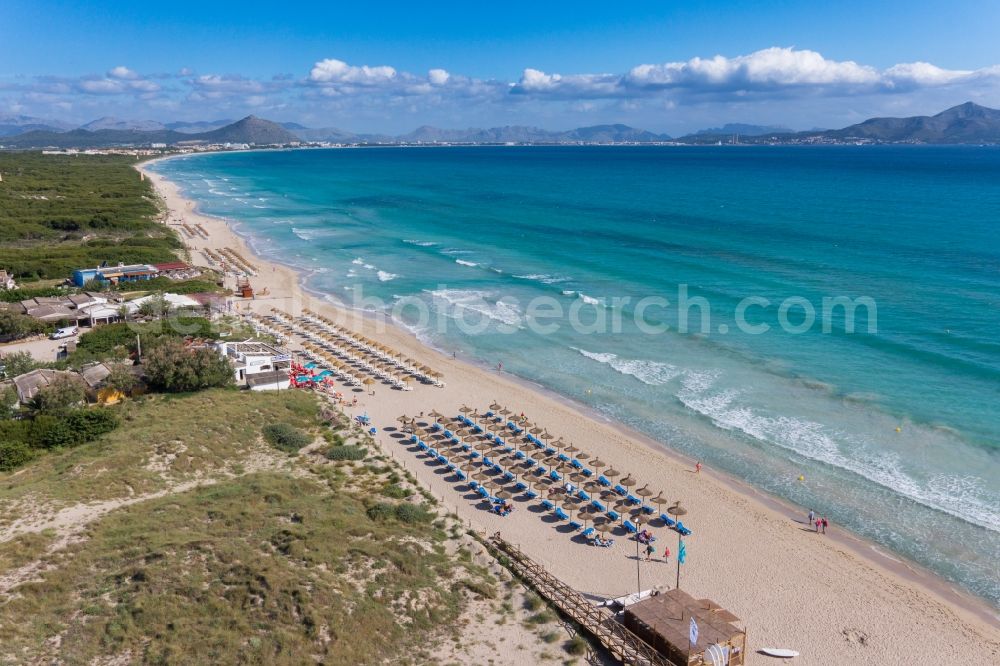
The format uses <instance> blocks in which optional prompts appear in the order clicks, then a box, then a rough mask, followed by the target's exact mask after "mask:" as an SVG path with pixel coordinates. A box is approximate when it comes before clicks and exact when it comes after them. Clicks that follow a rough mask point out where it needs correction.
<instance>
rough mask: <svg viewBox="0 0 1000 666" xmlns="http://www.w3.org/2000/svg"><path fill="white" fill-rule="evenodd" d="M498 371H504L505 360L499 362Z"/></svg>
mask: <svg viewBox="0 0 1000 666" xmlns="http://www.w3.org/2000/svg"><path fill="white" fill-rule="evenodd" d="M497 372H503V361H500V362H499V363H497Z"/></svg>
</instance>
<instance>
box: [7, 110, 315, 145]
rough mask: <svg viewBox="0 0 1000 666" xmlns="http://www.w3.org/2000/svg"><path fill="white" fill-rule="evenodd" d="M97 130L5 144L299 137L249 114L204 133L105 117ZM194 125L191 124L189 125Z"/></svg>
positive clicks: (265, 141) (46, 133) (24, 137)
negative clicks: (147, 126)
mask: <svg viewBox="0 0 1000 666" xmlns="http://www.w3.org/2000/svg"><path fill="white" fill-rule="evenodd" d="M88 125H91V126H92V127H93V128H94V129H87V128H85V127H79V128H77V129H74V130H69V131H56V130H53V129H35V130H31V131H27V132H24V133H23V134H17V135H15V136H7V137H5V138H4V139H3V143H4V145H5V146H6V147H8V148H43V147H54V148H104V147H117V146H142V145H150V144H154V143H163V144H168V145H178V144H184V143H209V144H217V143H239V144H243V143H246V144H255V145H274V144H281V145H286V144H289V143H294V142H297V141H299V139H298V138H297V137H296V136H295V135H294V134H292V133H291V132H289V131H288V130H286V129H285V128H284V127H282V126H281V125H279V124H277V123H275V122H271V121H270V120H264V119H262V118H257V117H256V116H247V117H246V118H243V119H242V120H238V121H236V122H235V123H230V124H228V125H224V126H222V127H218V128H215V129H211V130H208V131H203V132H194V133H185V132H181V131H178V130H176V129H169V128H168V127H167V126H165V125H159V123H157V125H159V127H158V128H155V129H131V128H125V127H126V126H124V125H123V124H122V123H121V122H120V121H117V120H115V119H113V118H101V119H99V120H97V121H94V122H93V123H88ZM187 127H190V125H187Z"/></svg>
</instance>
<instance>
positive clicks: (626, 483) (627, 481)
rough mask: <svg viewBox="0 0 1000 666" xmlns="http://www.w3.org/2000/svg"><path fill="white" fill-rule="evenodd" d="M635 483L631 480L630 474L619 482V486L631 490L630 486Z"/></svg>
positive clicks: (635, 482)
mask: <svg viewBox="0 0 1000 666" xmlns="http://www.w3.org/2000/svg"><path fill="white" fill-rule="evenodd" d="M637 483H638V481H636V480H635V479H633V478H632V475H631V474H629V475H628V476H626V477H625V478H624V479H622V480H621V484H622V485H623V486H625V487H626V488H631V487H632V486H634V485H636V484H637Z"/></svg>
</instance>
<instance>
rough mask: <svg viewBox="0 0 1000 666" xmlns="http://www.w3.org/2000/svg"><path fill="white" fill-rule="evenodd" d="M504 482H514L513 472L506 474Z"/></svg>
mask: <svg viewBox="0 0 1000 666" xmlns="http://www.w3.org/2000/svg"><path fill="white" fill-rule="evenodd" d="M503 480H504V481H505V482H510V481H513V480H514V475H513V474H512V473H511V472H504V475H503Z"/></svg>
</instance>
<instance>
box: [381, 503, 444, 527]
mask: <svg viewBox="0 0 1000 666" xmlns="http://www.w3.org/2000/svg"><path fill="white" fill-rule="evenodd" d="M367 513H368V517H369V518H371V519H372V520H374V521H378V522H390V521H399V522H401V523H407V524H409V525H415V524H419V523H429V522H430V521H431V518H432V517H433V516H432V514H431V513H430V512H429V511H427V509H425V508H423V507H422V506H419V505H417V504H409V503H407V502H404V503H402V504H390V503H389V502H379V503H377V504H372V505H371V506H369V507H368V511H367Z"/></svg>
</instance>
